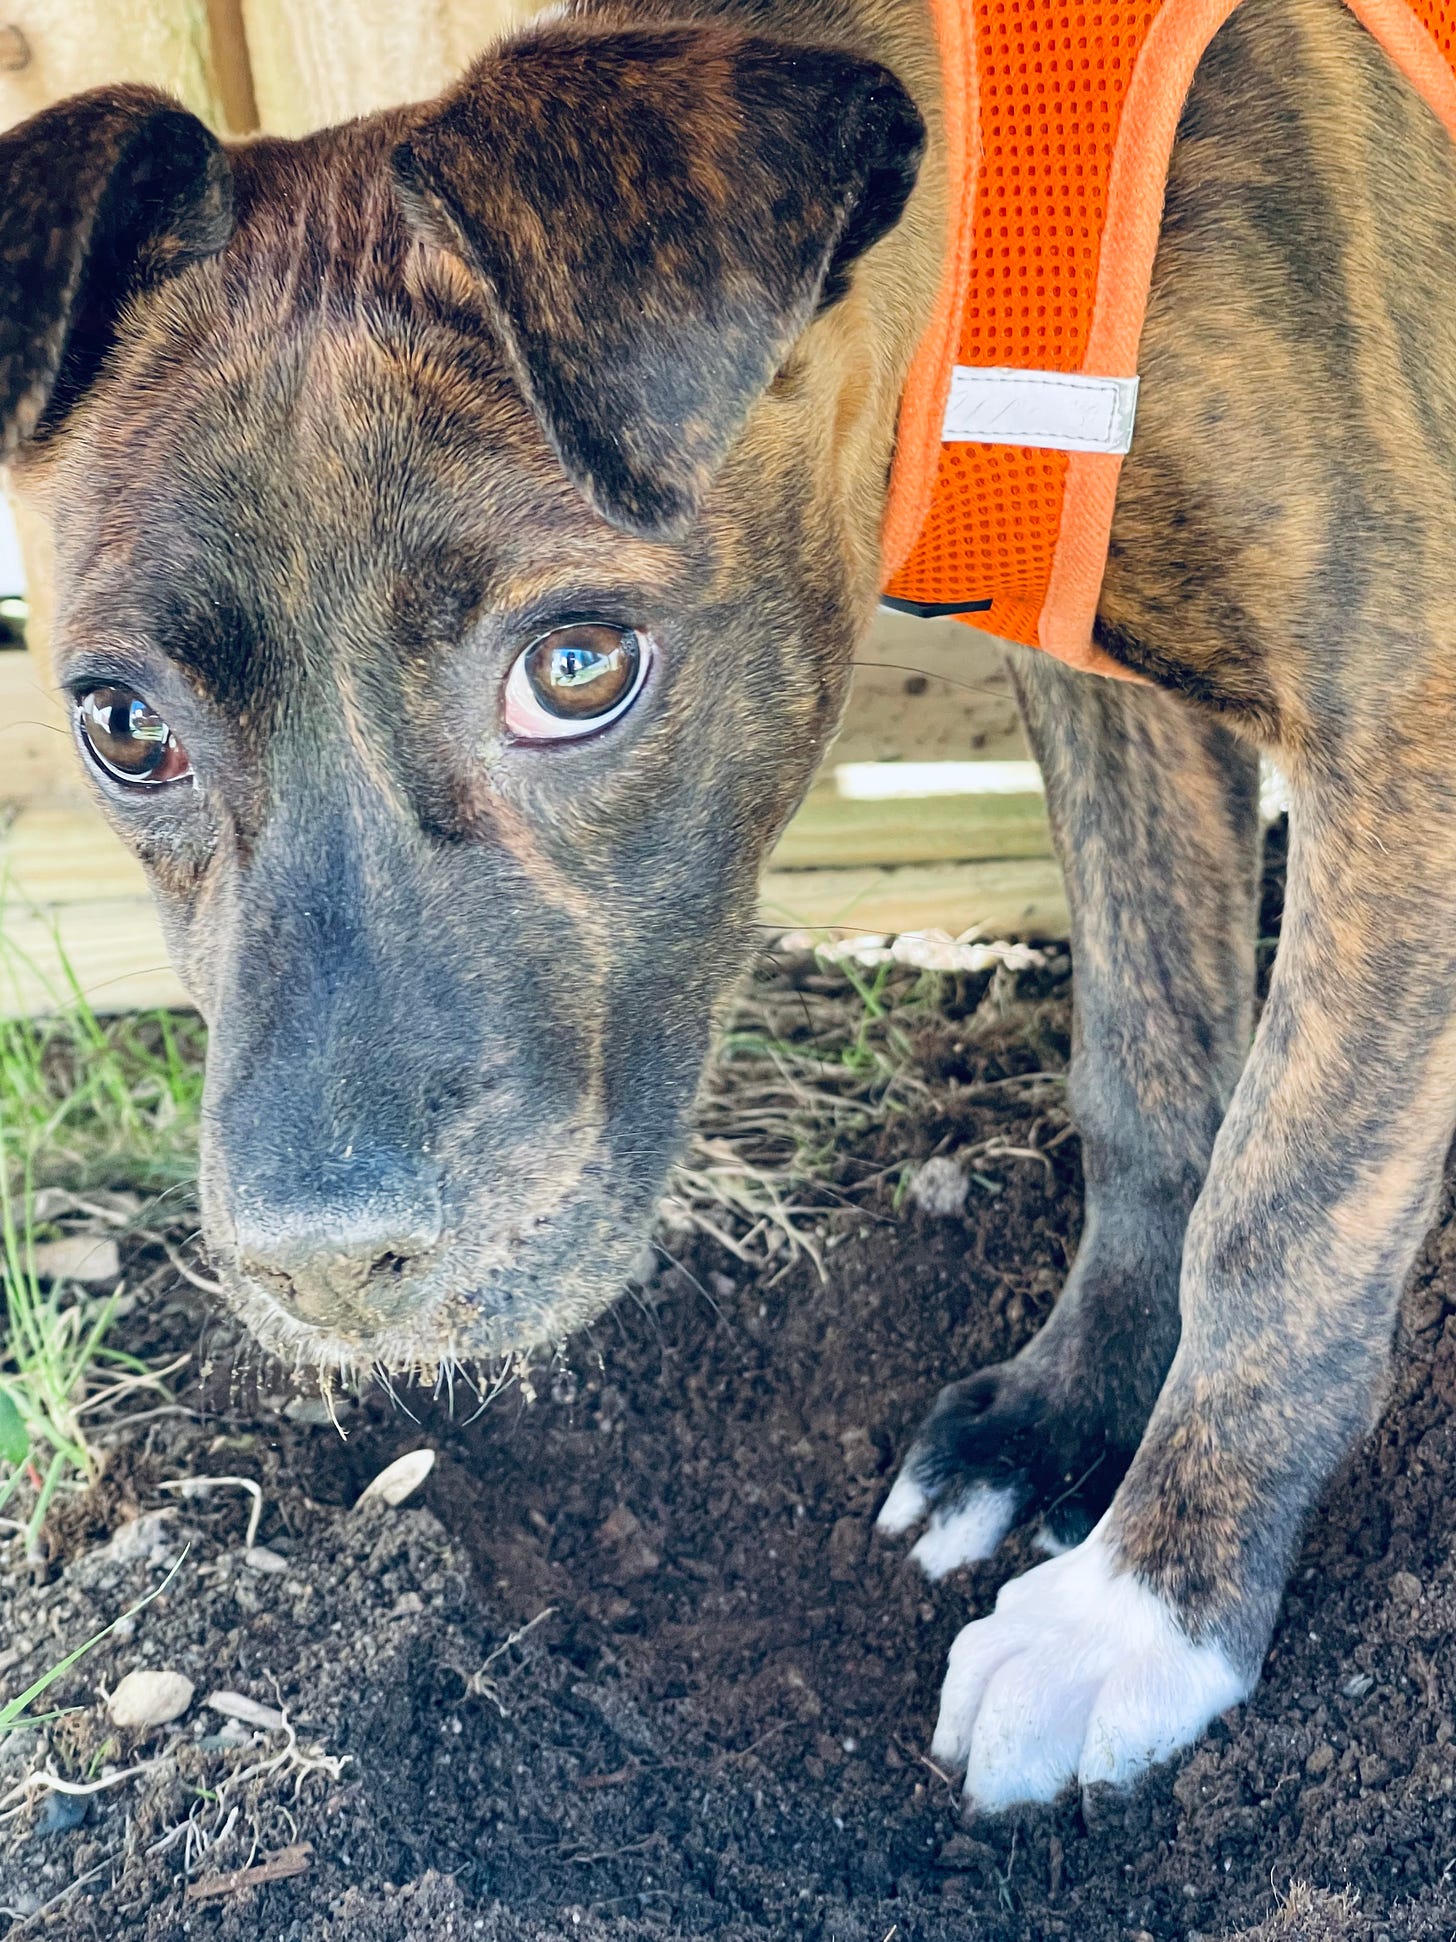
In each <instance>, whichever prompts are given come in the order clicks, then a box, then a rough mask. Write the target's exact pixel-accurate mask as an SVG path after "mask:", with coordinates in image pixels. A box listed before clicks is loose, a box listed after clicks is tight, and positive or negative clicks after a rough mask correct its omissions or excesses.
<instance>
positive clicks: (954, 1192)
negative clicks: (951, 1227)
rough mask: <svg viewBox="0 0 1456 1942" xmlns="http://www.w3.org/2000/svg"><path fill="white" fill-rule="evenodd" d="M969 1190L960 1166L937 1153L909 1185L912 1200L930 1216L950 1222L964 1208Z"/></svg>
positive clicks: (942, 1154)
mask: <svg viewBox="0 0 1456 1942" xmlns="http://www.w3.org/2000/svg"><path fill="white" fill-rule="evenodd" d="M968 1186H969V1182H968V1181H967V1179H966V1176H965V1174H964V1173H963V1172H962V1171H961V1168H960V1166H959V1165H958V1163H957V1162H956V1161H955V1160H953V1159H951V1158H950V1156H949V1155H948V1154H944V1153H938V1154H936V1155H935V1157H934V1158H933V1159H930V1160H927V1161H926V1162H925V1164H924V1166H923V1167H921V1168H920V1169H919V1171H918V1172H917V1173H916V1175H915V1178H914V1179H913V1180H912V1181H911V1182H910V1198H911V1199H912V1200H913V1201H914V1202H915V1204H916V1206H917V1207H920V1208H923V1209H924V1211H925V1212H926V1213H927V1214H937V1215H939V1216H940V1217H941V1218H942V1219H948V1218H949V1217H950V1216H951V1215H952V1214H958V1213H959V1212H960V1211H961V1209H962V1208H963V1207H964V1206H965V1204H966V1191H967V1188H968Z"/></svg>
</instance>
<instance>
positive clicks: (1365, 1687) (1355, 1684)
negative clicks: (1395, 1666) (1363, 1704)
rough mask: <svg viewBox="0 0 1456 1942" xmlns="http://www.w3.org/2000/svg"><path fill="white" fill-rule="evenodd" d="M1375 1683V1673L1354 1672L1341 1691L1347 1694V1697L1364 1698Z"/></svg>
mask: <svg viewBox="0 0 1456 1942" xmlns="http://www.w3.org/2000/svg"><path fill="white" fill-rule="evenodd" d="M1374 1684H1375V1677H1374V1674H1373V1673H1369V1672H1352V1673H1351V1674H1350V1677H1349V1678H1348V1679H1347V1680H1346V1681H1345V1683H1344V1685H1343V1686H1341V1688H1340V1691H1341V1692H1342V1693H1343V1694H1344V1695H1345V1697H1346V1699H1363V1698H1364V1697H1365V1695H1366V1693H1368V1692H1369V1690H1370V1688H1371V1687H1372V1686H1373V1685H1374Z"/></svg>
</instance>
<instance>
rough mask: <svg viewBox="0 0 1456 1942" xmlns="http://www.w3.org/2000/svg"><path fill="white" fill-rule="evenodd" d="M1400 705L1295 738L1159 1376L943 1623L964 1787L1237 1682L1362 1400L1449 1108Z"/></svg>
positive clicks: (1058, 1780) (1455, 1066)
mask: <svg viewBox="0 0 1456 1942" xmlns="http://www.w3.org/2000/svg"><path fill="white" fill-rule="evenodd" d="M1412 685H1413V686H1415V685H1418V684H1412ZM1409 705H1410V707H1411V709H1412V725H1411V726H1410V727H1409V729H1408V730H1407V731H1405V732H1402V730H1401V728H1400V726H1399V720H1400V717H1399V712H1398V704H1397V703H1396V701H1395V699H1394V697H1389V698H1387V699H1386V701H1385V702H1383V704H1382V708H1381V709H1380V710H1376V711H1368V710H1367V711H1361V710H1358V709H1355V710H1354V714H1355V717H1356V719H1357V720H1359V719H1360V717H1361V716H1362V715H1363V717H1364V721H1363V726H1362V727H1361V729H1360V734H1361V736H1362V737H1363V744H1364V745H1363V746H1361V747H1352V746H1349V745H1348V743H1347V745H1346V746H1345V747H1343V748H1342V749H1340V750H1339V751H1338V753H1332V752H1331V748H1332V745H1327V746H1326V748H1325V750H1324V751H1323V754H1322V757H1321V759H1319V760H1318V761H1314V760H1306V761H1305V762H1304V763H1303V764H1299V763H1296V764H1294V767H1293V773H1292V777H1291V780H1292V786H1293V796H1294V807H1293V812H1292V817H1291V850H1290V869H1289V890H1288V900H1287V904H1286V911H1285V920H1284V931H1283V937H1282V941H1281V945H1280V953H1279V959H1278V964H1277V967H1276V971H1275V976H1274V980H1273V986H1272V989H1271V993H1270V999H1269V1003H1268V1006H1267V1007H1266V1010H1265V1013H1264V1016H1263V1019H1262V1020H1261V1023H1260V1028H1259V1032H1258V1036H1257V1039H1256V1042H1255V1046H1254V1050H1253V1053H1252V1054H1251V1057H1250V1061H1249V1064H1248V1066H1247V1068H1246V1069H1245V1072H1244V1075H1243V1078H1242V1079H1241V1081H1240V1083H1239V1086H1238V1089H1237V1091H1236V1093H1235V1096H1234V1099H1233V1102H1232V1104H1231V1106H1230V1108H1229V1113H1228V1116H1227V1118H1226V1120H1225V1122H1224V1125H1223V1127H1222V1129H1221V1131H1220V1133H1219V1136H1218V1140H1217V1143H1216V1146H1215V1149H1214V1157H1213V1162H1212V1166H1211V1168H1210V1172H1209V1176H1208V1180H1207V1183H1206V1185H1205V1188H1204V1191H1203V1193H1202V1195H1201V1196H1200V1198H1199V1201H1198V1205H1197V1207H1196V1208H1195V1210H1194V1213H1193V1217H1192V1220H1191V1222H1190V1224H1189V1228H1188V1234H1187V1239H1186V1243H1185V1249H1184V1260H1183V1275H1182V1286H1181V1310H1182V1335H1181V1339H1180V1342H1179V1346H1178V1352H1177V1355H1176V1356H1175V1358H1174V1361H1173V1365H1172V1368H1171V1370H1170V1372H1169V1375H1168V1379H1167V1381H1166V1383H1165V1384H1164V1386H1163V1389H1162V1392H1161V1394H1160V1396H1159V1398H1158V1402H1157V1405H1156V1408H1155V1409H1154V1411H1153V1415H1152V1418H1151V1420H1150V1422H1149V1424H1148V1428H1147V1431H1146V1434H1145V1435H1144V1438H1143V1441H1142V1443H1141V1445H1140V1447H1139V1449H1138V1452H1137V1455H1136V1456H1135V1458H1134V1459H1133V1462H1132V1464H1131V1466H1130V1468H1129V1470H1128V1473H1127V1476H1126V1477H1125V1479H1124V1481H1123V1483H1122V1486H1121V1488H1120V1489H1119V1491H1118V1493H1117V1495H1116V1497H1115V1498H1114V1500H1113V1503H1112V1506H1111V1508H1110V1510H1109V1511H1108V1513H1107V1515H1106V1516H1105V1517H1104V1518H1103V1520H1102V1521H1101V1523H1100V1524H1099V1525H1098V1526H1097V1527H1096V1529H1095V1530H1094V1531H1093V1533H1092V1535H1091V1536H1090V1537H1089V1538H1088V1539H1087V1540H1086V1542H1085V1543H1083V1544H1081V1545H1079V1546H1078V1547H1077V1548H1076V1549H1075V1550H1073V1551H1070V1552H1068V1553H1066V1554H1065V1555H1064V1556H1062V1557H1058V1558H1054V1559H1052V1560H1051V1561H1050V1562H1049V1563H1047V1564H1043V1565H1039V1566H1038V1567H1037V1568H1036V1569H1034V1570H1033V1571H1031V1572H1029V1573H1027V1575H1026V1576H1025V1577H1023V1578H1021V1579H1019V1580H1017V1581H1016V1582H1014V1583H1012V1584H1010V1585H1008V1586H1006V1587H1005V1589H1004V1590H1003V1591H1002V1593H1001V1596H1000V1598H999V1599H998V1601H997V1606H996V1610H995V1612H994V1614H993V1615H992V1616H990V1617H989V1618H985V1619H981V1620H979V1621H978V1622H977V1623H975V1624H972V1625H970V1626H968V1627H967V1628H966V1629H965V1630H964V1631H963V1632H962V1633H961V1635H960V1637H959V1638H958V1639H957V1640H956V1643H955V1645H954V1647H953V1649H952V1653H951V1661H950V1668H949V1671H948V1674H947V1677H946V1681H945V1687H944V1692H943V1695H942V1701H941V1713H940V1722H939V1726H938V1728H937V1731H936V1736H935V1751H936V1755H937V1757H938V1758H939V1759H941V1760H942V1761H946V1762H954V1763H956V1764H958V1765H964V1766H965V1767H966V1770H967V1772H966V1790H967V1794H968V1797H969V1798H970V1799H971V1800H972V1801H973V1802H975V1803H976V1804H979V1805H981V1806H983V1807H987V1808H996V1807H1001V1806H1005V1805H1008V1804H1010V1803H1012V1802H1014V1801H1018V1800H1025V1799H1049V1798H1051V1797H1052V1796H1053V1795H1054V1794H1055V1793H1056V1792H1057V1791H1058V1789H1059V1788H1060V1787H1061V1786H1062V1785H1063V1784H1065V1783H1066V1782H1067V1781H1070V1780H1071V1779H1073V1778H1074V1777H1076V1778H1079V1779H1080V1780H1081V1781H1082V1782H1083V1783H1088V1782H1092V1781H1098V1780H1112V1781H1122V1780H1126V1779H1128V1778H1130V1777H1131V1776H1132V1775H1133V1774H1135V1773H1136V1772H1137V1771H1138V1770H1139V1769H1141V1768H1142V1767H1144V1766H1146V1765H1147V1764H1149V1763H1150V1762H1152V1761H1154V1760H1157V1759H1159V1758H1162V1757H1164V1756H1166V1755H1167V1754H1169V1753H1170V1752H1172V1751H1173V1750H1174V1749H1175V1748H1177V1747H1179V1746H1181V1745H1184V1744H1185V1743H1186V1742H1188V1741H1189V1740H1191V1739H1192V1738H1194V1737H1195V1736H1196V1735H1197V1734H1198V1733H1199V1732H1200V1731H1201V1730H1202V1728H1203V1727H1204V1725H1205V1724H1206V1723H1207V1722H1208V1720H1209V1719H1210V1718H1212V1717H1213V1716H1214V1715H1215V1714H1216V1713H1218V1712H1220V1711H1222V1710H1223V1709H1224V1708H1225V1707H1227V1706H1228V1705H1230V1704H1231V1703H1233V1702H1234V1701H1236V1700H1238V1699H1240V1698H1242V1697H1244V1696H1245V1695H1246V1694H1247V1693H1248V1692H1249V1691H1250V1690H1251V1689H1252V1687H1253V1685H1254V1682H1255V1680H1256V1679H1257V1677H1258V1673H1259V1668H1260V1665H1261V1663H1262V1660H1263V1657H1264V1653H1265V1649H1266V1647H1267V1645H1268V1641H1269V1638H1270V1635H1271V1632H1272V1630H1273V1626H1274V1622H1275V1617H1276V1614H1277V1611H1278V1606H1279V1601H1280V1596H1281V1592H1282V1589H1283V1585H1284V1582H1285V1578H1286V1575H1287V1572H1288V1569H1289V1566H1290V1563H1291V1559H1292V1556H1293V1552H1294V1548H1295V1546H1296V1544H1297V1542H1298V1539H1299V1535H1300V1529H1301V1525H1302V1523H1303V1520H1304V1518H1305V1516H1306V1514H1307V1513H1308V1511H1309V1509H1310V1507H1311V1505H1312V1504H1313V1502H1314V1500H1315V1499H1316V1497H1317V1495H1318V1493H1319V1492H1320V1490H1321V1488H1322V1486H1323V1485H1324V1483H1325V1482H1326V1480H1327V1479H1328V1478H1329V1476H1330V1474H1331V1472H1332V1471H1333V1469H1334V1468H1335V1466H1336V1465H1337V1464H1338V1463H1339V1461H1340V1460H1341V1458H1342V1456H1343V1455H1344V1454H1345V1452H1346V1451H1347V1450H1348V1449H1349V1447H1350V1445H1351V1444H1352V1442H1353V1441H1354V1440H1355V1439H1356V1438H1358V1437H1359V1436H1360V1435H1361V1434H1362V1433H1363V1432H1364V1431H1365V1430H1366V1429H1367V1428H1368V1427H1369V1426H1370V1423H1371V1421H1372V1419H1373V1415H1374V1412H1375V1410H1376V1408H1377V1405H1378V1400H1379V1394H1380V1390H1381V1386H1382V1377H1383V1374H1384V1371H1385V1368H1386V1363H1387V1359H1388V1355H1389V1348H1390V1340H1391V1334H1392V1330H1393V1325H1394V1320H1395V1314H1396V1307H1397V1301H1398V1297H1399V1294H1400V1290H1401V1286H1402V1283H1403V1282H1404V1279H1405V1276H1406V1273H1407V1271H1408V1269H1409V1266H1410V1263H1411V1260H1412V1258H1413V1256H1414V1253H1415V1250H1416V1248H1417V1246H1418V1245H1419V1243H1420V1241H1421V1238H1422V1236H1423V1235H1424V1233H1425V1231H1426V1228H1427V1226H1428V1224H1429V1222H1430V1219H1431V1215H1432V1211H1433V1207H1434V1202H1435V1196H1436V1190H1437V1186H1438V1183H1439V1178H1440V1170H1441V1163H1442V1158H1443V1155H1444V1153H1445V1150H1446V1147H1447V1144H1448V1142H1449V1139H1450V1136H1451V1130H1452V1122H1453V1108H1456V900H1453V899H1452V896H1451V889H1450V886H1451V884H1452V881H1453V879H1456V796H1453V792H1452V789H1451V784H1450V764H1449V750H1450V748H1451V746H1452V741H1453V722H1452V713H1453V710H1452V708H1451V706H1450V704H1449V702H1444V703H1443V701H1442V699H1441V697H1440V696H1439V695H1437V694H1435V693H1433V692H1428V693H1424V694H1422V695H1421V697H1420V701H1419V707H1418V708H1417V706H1416V704H1415V703H1413V702H1412V703H1410V704H1409ZM1416 712H1420V713H1422V714H1423V717H1424V719H1423V720H1422V721H1421V722H1419V723H1416V722H1415V721H1414V714H1415V713H1416ZM1415 940H1420V942H1419V944H1418V945H1417V944H1416V943H1415Z"/></svg>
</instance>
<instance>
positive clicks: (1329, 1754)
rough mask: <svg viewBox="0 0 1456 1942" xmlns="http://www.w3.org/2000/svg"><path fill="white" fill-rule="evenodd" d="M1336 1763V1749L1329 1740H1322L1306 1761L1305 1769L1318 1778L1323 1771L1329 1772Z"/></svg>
mask: <svg viewBox="0 0 1456 1942" xmlns="http://www.w3.org/2000/svg"><path fill="white" fill-rule="evenodd" d="M1334 1764H1335V1749H1334V1748H1333V1747H1332V1746H1331V1745H1330V1743H1329V1741H1328V1740H1322V1741H1321V1742H1320V1744H1319V1745H1318V1746H1317V1747H1316V1748H1315V1750H1314V1752H1313V1753H1311V1755H1310V1756H1309V1758H1308V1759H1307V1760H1306V1761H1305V1763H1304V1770H1305V1772H1306V1773H1307V1774H1310V1775H1311V1776H1312V1777H1313V1778H1314V1779H1316V1780H1318V1779H1319V1777H1320V1775H1321V1774H1322V1773H1328V1772H1329V1770H1330V1768H1331V1767H1332V1766H1333V1765H1334Z"/></svg>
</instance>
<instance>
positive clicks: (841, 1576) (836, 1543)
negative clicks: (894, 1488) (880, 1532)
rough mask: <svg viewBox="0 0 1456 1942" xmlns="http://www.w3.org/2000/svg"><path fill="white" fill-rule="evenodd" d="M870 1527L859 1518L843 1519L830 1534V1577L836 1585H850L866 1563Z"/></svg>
mask: <svg viewBox="0 0 1456 1942" xmlns="http://www.w3.org/2000/svg"><path fill="white" fill-rule="evenodd" d="M868 1542H869V1526H868V1525H867V1524H866V1523H865V1522H864V1521H863V1519H861V1518H858V1517H841V1518H840V1519H839V1521H838V1523H836V1524H835V1526H834V1528H833V1529H832V1530H831V1531H830V1533H829V1576H830V1578H831V1579H832V1580H833V1581H834V1583H835V1584H841V1585H843V1584H849V1583H851V1582H852V1581H853V1580H854V1579H855V1578H857V1577H858V1576H859V1569H860V1566H861V1565H862V1564H863V1563H864V1554H865V1546H866V1545H867V1544H868Z"/></svg>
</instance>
